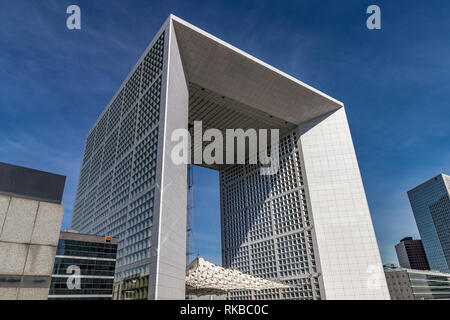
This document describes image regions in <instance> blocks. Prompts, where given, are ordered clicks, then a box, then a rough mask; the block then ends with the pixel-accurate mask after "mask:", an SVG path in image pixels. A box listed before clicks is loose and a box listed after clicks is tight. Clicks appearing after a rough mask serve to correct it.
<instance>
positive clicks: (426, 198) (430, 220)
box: [408, 174, 450, 273]
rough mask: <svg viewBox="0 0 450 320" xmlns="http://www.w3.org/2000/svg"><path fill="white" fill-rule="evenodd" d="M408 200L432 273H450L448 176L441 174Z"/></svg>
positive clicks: (417, 190) (449, 177) (421, 186)
mask: <svg viewBox="0 0 450 320" xmlns="http://www.w3.org/2000/svg"><path fill="white" fill-rule="evenodd" d="M408 197H409V202H410V203H411V208H412V210H413V213H414V217H415V219H416V224H417V228H418V229H419V233H420V237H421V238H422V242H423V246H424V248H425V253H426V255H427V259H428V263H429V265H430V268H431V270H438V271H441V272H444V273H450V176H447V175H445V174H440V175H438V176H436V177H434V178H432V179H430V180H428V181H427V182H424V183H422V184H421V185H419V186H417V187H415V188H414V189H412V190H410V191H408Z"/></svg>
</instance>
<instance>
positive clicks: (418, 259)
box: [395, 237, 430, 270]
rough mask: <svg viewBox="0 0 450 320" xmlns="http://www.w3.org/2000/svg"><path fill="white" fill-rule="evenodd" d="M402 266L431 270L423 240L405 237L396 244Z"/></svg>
mask: <svg viewBox="0 0 450 320" xmlns="http://www.w3.org/2000/svg"><path fill="white" fill-rule="evenodd" d="M395 251H396V252H397V258H398V262H399V264H400V267H402V268H407V269H415V270H430V266H429V264H428V260H427V256H426V254H425V249H424V248H423V244H422V240H413V238H412V237H407V238H403V239H402V240H400V243H398V244H397V245H396V246H395Z"/></svg>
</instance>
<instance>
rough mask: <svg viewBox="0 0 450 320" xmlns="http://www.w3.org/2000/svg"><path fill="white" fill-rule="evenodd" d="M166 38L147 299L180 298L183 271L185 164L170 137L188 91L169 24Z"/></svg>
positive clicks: (181, 118)
mask: <svg viewBox="0 0 450 320" xmlns="http://www.w3.org/2000/svg"><path fill="white" fill-rule="evenodd" d="M166 34H167V35H168V38H167V40H166V43H167V44H168V46H166V48H168V50H165V52H167V53H166V59H165V70H164V71H163V72H164V73H163V86H162V90H165V91H163V93H162V102H161V120H160V121H161V122H160V136H159V141H158V146H159V150H158V157H159V159H158V161H159V164H158V166H159V168H161V171H160V172H161V173H160V174H161V176H160V179H157V180H158V181H159V185H157V187H156V189H155V191H156V193H157V195H156V197H155V203H157V202H158V200H157V199H158V198H159V210H155V216H154V228H153V231H152V234H153V236H152V247H153V248H157V251H156V252H155V254H156V255H157V257H156V259H155V260H152V263H151V265H150V285H149V299H184V298H185V272H186V208H187V166H186V164H180V165H176V164H175V163H173V161H172V159H171V151H172V148H173V147H174V145H176V144H178V142H172V141H171V135H172V132H173V131H174V130H176V129H187V126H188V106H189V93H188V83H187V79H186V76H185V73H184V70H183V65H182V61H181V56H180V52H179V49H178V44H177V40H176V35H175V32H174V30H173V26H172V25H171V24H169V26H168V28H167V29H166ZM152 253H153V250H152Z"/></svg>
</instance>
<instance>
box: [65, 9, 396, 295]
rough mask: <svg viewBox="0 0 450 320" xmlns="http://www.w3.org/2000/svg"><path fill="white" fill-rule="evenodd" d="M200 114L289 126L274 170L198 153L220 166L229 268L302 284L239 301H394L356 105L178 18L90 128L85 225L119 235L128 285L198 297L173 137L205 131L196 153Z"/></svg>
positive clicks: (78, 217) (221, 125)
mask: <svg viewBox="0 0 450 320" xmlns="http://www.w3.org/2000/svg"><path fill="white" fill-rule="evenodd" d="M198 121H202V125H203V127H204V128H205V129H206V128H212V129H216V132H217V131H218V132H219V133H222V132H225V131H226V130H227V129H234V128H241V129H243V130H246V132H248V131H247V130H260V129H269V130H271V129H277V130H279V136H280V139H279V141H276V142H279V145H280V146H279V150H275V151H274V152H273V154H276V155H278V156H279V163H277V164H279V170H276V171H275V172H271V173H270V174H268V175H263V174H261V171H260V169H261V168H260V167H261V166H260V165H258V164H249V163H245V164H232V163H228V164H222V163H218V162H213V163H210V162H207V161H200V163H196V164H197V165H201V166H204V167H208V168H211V169H214V170H218V171H219V172H220V188H221V194H220V196H221V220H222V257H223V264H224V266H227V267H233V268H236V269H239V270H241V271H243V272H246V273H249V274H252V275H256V276H259V277H265V278H274V279H279V280H283V281H286V282H290V283H291V284H293V285H294V287H293V288H292V289H289V290H285V291H281V292H280V291H278V292H262V293H260V294H259V295H256V294H255V293H253V292H247V293H246V292H244V293H242V292H239V293H233V296H232V297H233V298H252V297H253V298H273V299H278V298H285V299H387V298H389V293H388V290H387V285H386V281H385V278H384V273H383V268H382V265H381V259H380V255H379V251H378V246H377V242H376V239H375V233H374V230H373V226H372V221H371V218H370V213H369V209H368V206H367V201H366V196H365V192H364V188H363V184H362V181H361V176H360V172H359V168H358V163H357V159H356V156H355V151H354V147H353V143H352V138H351V134H350V130H349V127H348V123H347V118H346V113H345V110H344V106H343V104H342V103H341V102H339V101H337V100H335V99H333V98H331V97H329V96H327V95H325V94H324V93H322V92H320V91H318V90H316V89H314V88H312V87H310V86H308V85H306V84H304V83H303V82H301V81H299V80H297V79H295V78H293V77H291V76H288V75H286V74H285V73H283V72H281V71H279V70H277V69H275V68H273V67H271V66H269V65H267V64H266V63H264V62H262V61H260V60H258V59H256V58H254V57H252V56H250V55H248V54H246V53H244V52H242V51H240V50H239V49H237V48H235V47H233V46H231V45H229V44H228V43H226V42H224V41H222V40H220V39H217V38H215V37H214V36H212V35H210V34H208V33H206V32H204V31H203V30H200V29H198V28H197V27H195V26H193V25H191V24H189V23H187V22H185V21H183V20H181V19H179V18H177V17H174V16H173V15H171V16H170V17H169V18H168V19H167V20H166V22H165V23H164V25H163V26H162V27H161V29H160V30H159V31H158V33H157V34H156V36H155V37H154V39H153V41H152V42H151V43H150V45H149V47H148V48H147V50H145V52H144V54H143V55H142V57H141V58H140V59H139V61H138V62H137V64H136V66H135V67H134V68H133V70H132V71H131V72H130V74H129V76H128V77H127V79H126V80H125V81H124V83H123V84H122V86H121V87H120V88H119V90H118V91H117V93H116V94H115V95H114V97H113V99H112V100H111V102H110V103H109V104H108V106H107V107H106V108H105V110H104V111H103V113H102V114H101V115H100V117H99V118H98V120H97V122H96V123H95V124H94V126H93V127H92V129H91V130H90V131H89V133H88V135H87V137H86V142H85V148H84V155H83V162H82V165H81V170H80V177H79V183H78V189H77V195H76V200H75V205H74V212H73V218H72V228H74V229H79V230H81V231H82V232H85V233H97V234H100V235H101V234H109V235H111V236H114V237H117V238H118V239H119V243H118V252H117V268H116V279H115V280H116V282H117V283H118V284H120V283H121V282H122V281H134V280H136V279H142V280H143V281H142V284H143V285H145V286H146V290H148V295H146V297H148V298H149V299H173V298H178V299H184V297H185V268H186V258H185V257H186V208H187V183H186V181H187V164H186V163H177V162H175V161H174V160H173V151H174V150H175V148H176V147H177V146H178V145H179V141H174V133H176V132H178V131H177V130H185V131H188V130H190V132H192V131H194V142H193V143H192V144H191V145H192V154H194V158H195V154H196V152H197V151H198V150H199V148H200V151H201V148H202V147H203V145H204V144H203V143H196V141H198V139H196V138H198V137H196V136H195V134H196V133H195V124H196V122H198ZM193 127H194V129H192V128H193ZM259 132H261V131H259ZM201 138H202V133H201V134H200V139H201ZM232 151H233V150H232ZM277 151H278V152H277ZM227 152H229V151H228V150H227ZM200 154H201V153H200ZM230 154H231V152H230V153H227V156H228V155H230ZM249 154H250V153H248V155H249ZM273 154H272V155H273ZM227 159H228V157H227ZM140 289H142V287H140Z"/></svg>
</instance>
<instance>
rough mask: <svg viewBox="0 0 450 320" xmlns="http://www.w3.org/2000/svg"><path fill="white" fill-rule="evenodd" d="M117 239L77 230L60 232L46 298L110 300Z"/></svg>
mask: <svg viewBox="0 0 450 320" xmlns="http://www.w3.org/2000/svg"><path fill="white" fill-rule="evenodd" d="M117 242H118V241H117V239H115V238H112V237H109V236H106V237H101V236H95V235H90V234H81V233H80V232H79V231H77V230H70V229H69V230H65V231H63V232H61V235H60V237H59V242H58V249H57V251H56V257H55V264H54V266H53V274H52V281H51V284H50V290H49V291H48V300H111V299H112V295H113V285H114V271H115V267H116V254H117ZM77 281H78V282H77Z"/></svg>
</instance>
